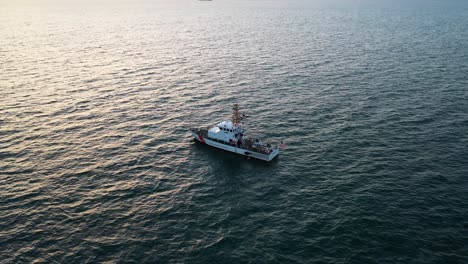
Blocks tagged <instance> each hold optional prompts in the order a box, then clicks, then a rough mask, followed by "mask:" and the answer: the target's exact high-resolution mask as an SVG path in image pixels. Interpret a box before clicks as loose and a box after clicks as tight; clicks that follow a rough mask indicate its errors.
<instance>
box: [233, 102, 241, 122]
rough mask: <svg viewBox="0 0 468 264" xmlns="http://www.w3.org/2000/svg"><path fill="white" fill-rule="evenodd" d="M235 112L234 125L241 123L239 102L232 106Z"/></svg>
mask: <svg viewBox="0 0 468 264" xmlns="http://www.w3.org/2000/svg"><path fill="white" fill-rule="evenodd" d="M232 110H233V113H232V123H233V124H234V125H238V124H240V121H241V117H240V113H239V104H234V107H233V108H232Z"/></svg>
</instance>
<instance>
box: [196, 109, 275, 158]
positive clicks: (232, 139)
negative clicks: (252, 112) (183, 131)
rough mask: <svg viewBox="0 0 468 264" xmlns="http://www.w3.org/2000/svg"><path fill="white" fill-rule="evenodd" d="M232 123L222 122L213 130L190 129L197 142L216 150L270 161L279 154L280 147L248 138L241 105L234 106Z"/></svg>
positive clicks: (212, 128)
mask: <svg viewBox="0 0 468 264" xmlns="http://www.w3.org/2000/svg"><path fill="white" fill-rule="evenodd" d="M233 111H234V112H233V114H232V120H231V121H227V120H224V121H221V122H220V123H218V124H217V125H216V126H214V127H211V128H207V129H204V128H190V132H191V133H192V136H193V137H194V139H195V140H197V141H200V142H201V143H203V144H206V145H210V146H212V147H215V148H219V149H223V150H226V151H230V152H234V153H237V154H240V155H244V156H247V157H252V158H256V159H260V160H265V161H270V160H272V159H274V158H275V157H276V156H278V154H279V147H278V146H277V145H275V146H273V145H272V144H271V143H268V142H263V141H261V140H259V139H253V138H251V137H247V136H246V135H245V134H244V129H243V128H242V123H241V121H242V119H243V118H244V117H245V115H241V114H240V112H239V105H238V104H234V107H233Z"/></svg>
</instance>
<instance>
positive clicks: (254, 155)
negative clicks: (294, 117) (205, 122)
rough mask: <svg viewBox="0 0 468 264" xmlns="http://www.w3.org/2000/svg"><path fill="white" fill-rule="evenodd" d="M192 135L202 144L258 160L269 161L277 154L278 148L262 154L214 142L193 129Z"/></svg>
mask: <svg viewBox="0 0 468 264" xmlns="http://www.w3.org/2000/svg"><path fill="white" fill-rule="evenodd" d="M192 136H193V138H194V139H196V140H197V141H199V142H201V143H203V144H206V145H209V146H212V147H215V148H219V149H223V150H226V151H229V152H233V153H237V154H240V155H243V156H247V157H252V158H256V159H260V160H265V161H270V160H272V159H274V158H275V157H276V156H278V154H279V149H273V151H272V152H271V153H270V154H263V153H258V152H254V151H251V150H247V149H243V148H237V147H236V146H231V145H227V144H223V143H219V142H216V141H214V140H211V139H209V138H204V137H202V136H199V135H198V134H197V133H195V132H193V131H192Z"/></svg>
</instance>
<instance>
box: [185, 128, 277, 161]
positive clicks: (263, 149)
mask: <svg viewBox="0 0 468 264" xmlns="http://www.w3.org/2000/svg"><path fill="white" fill-rule="evenodd" d="M190 131H192V132H194V133H195V134H197V135H201V136H202V137H203V138H205V139H208V140H212V141H216V142H218V143H222V144H226V145H229V146H236V143H229V142H226V141H222V140H217V139H212V138H209V137H208V129H203V128H191V129H190ZM255 143H256V139H252V138H244V139H242V140H241V145H240V146H239V148H241V149H244V150H248V151H252V152H256V153H260V154H265V155H268V154H270V153H271V152H270V151H269V150H268V148H272V147H273V146H272V145H270V144H267V145H266V146H262V145H259V144H255Z"/></svg>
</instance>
